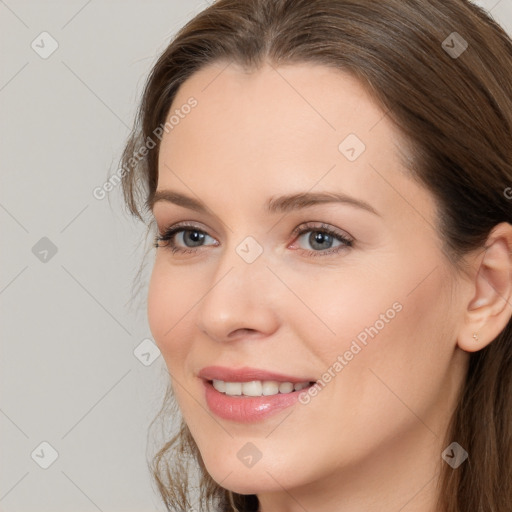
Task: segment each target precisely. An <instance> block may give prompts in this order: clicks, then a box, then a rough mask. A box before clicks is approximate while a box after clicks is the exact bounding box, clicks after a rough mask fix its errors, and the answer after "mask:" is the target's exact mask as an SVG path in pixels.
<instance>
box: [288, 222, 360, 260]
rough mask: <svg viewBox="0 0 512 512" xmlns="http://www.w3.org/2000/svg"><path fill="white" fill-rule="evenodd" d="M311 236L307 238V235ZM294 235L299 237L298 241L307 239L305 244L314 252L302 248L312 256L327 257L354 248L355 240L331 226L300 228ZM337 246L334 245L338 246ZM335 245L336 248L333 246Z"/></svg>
mask: <svg viewBox="0 0 512 512" xmlns="http://www.w3.org/2000/svg"><path fill="white" fill-rule="evenodd" d="M308 233H309V235H308V236H307V237H306V236H305V235H307V234H308ZM294 234H295V235H297V236H298V240H300V239H305V242H306V243H307V244H309V246H310V247H311V248H312V249H313V250H309V249H304V248H301V250H305V251H306V252H309V253H311V255H312V256H325V255H330V254H333V253H338V252H339V251H341V250H343V249H345V248H347V247H352V245H353V242H354V241H353V240H352V239H351V238H349V237H348V236H346V235H344V234H342V233H338V232H336V231H334V230H333V229H331V228H330V227H329V226H327V225H325V224H322V225H321V226H311V227H310V226H309V225H306V226H299V227H298V228H296V229H295V230H294ZM336 243H337V245H334V244H336ZM333 245H334V246H333Z"/></svg>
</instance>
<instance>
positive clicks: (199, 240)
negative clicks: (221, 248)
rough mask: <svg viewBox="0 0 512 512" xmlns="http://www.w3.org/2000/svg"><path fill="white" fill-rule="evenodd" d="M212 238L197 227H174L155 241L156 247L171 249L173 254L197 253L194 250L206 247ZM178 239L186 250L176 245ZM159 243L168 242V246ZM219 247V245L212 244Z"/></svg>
mask: <svg viewBox="0 0 512 512" xmlns="http://www.w3.org/2000/svg"><path fill="white" fill-rule="evenodd" d="M207 238H211V239H212V240H214V239H213V238H212V237H211V236H210V235H208V234H206V233H205V232H204V231H202V230H200V229H198V228H197V227H195V226H174V227H172V228H170V229H168V230H166V231H165V232H164V233H163V234H161V235H159V236H157V237H156V239H155V247H169V248H170V249H171V250H172V252H173V253H174V252H184V253H190V252H195V251H194V248H196V247H201V246H202V245H204V241H205V240H206V239H207ZM176 239H181V243H182V244H183V245H184V246H185V248H183V247H180V246H179V245H177V244H176ZM159 242H167V244H166V245H160V244H159ZM212 245H218V244H212Z"/></svg>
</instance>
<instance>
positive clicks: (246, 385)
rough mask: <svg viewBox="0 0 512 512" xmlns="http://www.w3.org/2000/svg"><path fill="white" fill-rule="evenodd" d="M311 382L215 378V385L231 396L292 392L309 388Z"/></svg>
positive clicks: (218, 389)
mask: <svg viewBox="0 0 512 512" xmlns="http://www.w3.org/2000/svg"><path fill="white" fill-rule="evenodd" d="M308 386H309V382H298V383H296V384H293V383H292V382H277V381H275V380H264V381H261V380H252V381H250V382H225V381H223V380H216V379H214V380H213V387H214V388H215V389H216V390H217V391H220V392H221V393H225V394H226V395H229V396H240V395H245V396H271V395H277V394H278V393H291V392H292V391H300V390H301V389H304V388H307V387H308Z"/></svg>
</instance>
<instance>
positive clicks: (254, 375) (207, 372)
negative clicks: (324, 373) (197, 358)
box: [198, 366, 315, 384]
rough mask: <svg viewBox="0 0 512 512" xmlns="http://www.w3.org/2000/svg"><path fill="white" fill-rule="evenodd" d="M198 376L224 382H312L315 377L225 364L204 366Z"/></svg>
mask: <svg viewBox="0 0 512 512" xmlns="http://www.w3.org/2000/svg"><path fill="white" fill-rule="evenodd" d="M198 375H199V377H200V378H202V379H205V380H214V379H215V380H222V381H224V382H250V381H252V380H276V381H278V382H291V383H293V384H296V383H298V382H314V381H315V379H310V378H307V377H306V378H301V377H293V376H291V375H283V374H282V373H276V372H271V371H267V370H262V369H259V368H250V367H248V366H244V367H243V368H228V367H226V366H206V367H205V368H203V369H202V370H201V371H200V372H199V374H198Z"/></svg>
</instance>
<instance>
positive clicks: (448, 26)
mask: <svg viewBox="0 0 512 512" xmlns="http://www.w3.org/2000/svg"><path fill="white" fill-rule="evenodd" d="M220 60H224V61H227V62H233V63H236V64H239V65H241V66H243V67H244V68H245V69H247V70H249V71H251V70H257V69H258V68H259V67H260V66H261V65H262V64H263V63H264V62H265V61H268V62H270V63H272V64H274V65H277V66H278V65H280V64H293V63H296V64H300V63H308V62H309V63H315V64H323V65H325V66H330V67H332V68H334V69H338V70H343V71H345V72H347V73H350V74H351V75H352V76H354V77H356V78H357V79H358V80H359V81H360V83H361V84H362V85H363V86H364V87H365V88H366V89H367V90H368V92H369V93H370V94H371V96H372V97H373V98H374V99H375V100H376V101H377V102H378V104H379V105H380V106H381V107H382V109H383V111H384V112H386V113H387V115H388V116H389V118H390V119H391V120H392V121H393V122H394V123H395V124H396V126H397V127H398V129H399V130H401V132H402V134H403V135H404V136H405V137H406V140H408V141H409V142H410V144H411V148H412V152H413V161H412V162H411V165H410V172H411V174H412V175H413V176H414V177H415V178H416V179H418V180H419V182H420V183H421V184H423V186H425V187H426V188H427V189H428V190H429V191H430V192H431V193H432V194H433V196H434V197H435V199H436V201H437V204H438V228H439V231H440V233H441V236H442V239H443V241H444V245H445V250H446V254H447V255H448V257H449V258H450V259H451V260H452V261H453V262H454V263H455V264H457V263H458V262H460V258H461V256H463V255H464V254H465V253H467V252H468V251H471V250H474V249H478V248H482V247H483V244H484V242H485V240H486V238H487V236H488V235H489V233H490V231H491V230H492V228H493V227H494V226H495V225H497V224H499V223H501V222H509V223H512V201H511V200H510V194H507V193H506V190H509V191H510V188H509V187H511V186H512V42H511V40H510V38H509V37H508V36H507V34H506V33H505V32H504V31H503V29H502V28H501V27H500V26H499V25H498V24H497V23H496V22H495V21H494V20H493V19H492V18H491V17H490V16H488V15H487V14H486V13H485V12H484V11H483V10H482V9H480V8H479V7H477V6H476V5H474V4H472V3H470V2H469V1H465V0H374V1H372V0H219V1H217V2H216V3H214V4H212V5H211V6H210V7H208V8H207V9H205V10H204V11H202V12H201V13H199V14H198V15H196V16H195V17H194V18H193V19H192V20H191V21H190V22H188V23H187V24H186V25H185V26H184V27H183V28H182V29H181V30H180V31H179V32H178V33H177V35H176V36H175V37H174V38H173V40H172V41H171V43H170V45H169V46H168V47H167V49H166V50H165V51H164V53H163V54H162V55H161V56H160V58H159V59H158V61H157V62H156V64H155V65H154V67H153V69H152V71H151V74H150V76H149V79H148V81H147V83H146V87H145V90H144V92H143V97H142V102H141V105H140V108H139V112H138V116H137V119H136V124H135V128H134V130H133V132H132V134H131V135H130V137H129V139H128V141H127V144H126V147H125V150H124V153H123V156H122V161H121V163H122V169H123V170H124V171H123V178H122V186H123V193H124V198H125V201H126V205H127V208H128V210H129V211H130V212H131V213H132V214H133V215H135V216H137V217H139V218H141V219H143V214H144V213H147V212H148V211H149V205H150V204H151V200H152V197H153V194H154V193H155V190H156V186H157V181H158V168H157V163H158V149H159V140H157V143H156V147H154V148H153V149H150V150H149V151H147V152H145V154H144V155H143V156H141V153H140V148H141V147H142V146H144V145H147V143H148V137H149V138H151V139H153V140H154V139H155V129H156V128H157V127H159V126H163V125H164V123H165V122H166V116H167V115H168V113H169V110H170V108H171V104H172V102H173V99H174V97H175V95H176V92H177V89H178V87H179V86H180V85H181V84H182V83H183V82H184V81H185V80H186V79H187V78H189V77H190V76H191V75H192V74H193V73H194V72H195V71H197V70H199V69H200V68H202V67H203V66H205V65H207V64H210V63H212V62H214V61H220ZM134 155H137V157H136V158H134ZM171 402H172V393H171V391H170V388H168V391H167V394H166V397H165V399H164V405H163V407H162V411H161V414H160V415H159V416H157V418H158V417H160V416H162V417H168V416H169V414H179V413H178V411H177V410H172V409H169V407H172V406H171V405H169V404H171ZM155 420H156V418H155ZM453 440H456V441H457V442H458V443H459V444H460V445H461V446H463V447H464V448H465V449H466V451H467V452H468V453H469V459H468V460H467V461H466V462H465V463H463V464H462V465H461V466H460V467H459V468H457V470H453V469H452V468H451V467H450V466H449V465H448V464H444V463H443V469H442V472H441V474H440V478H439V495H440V501H439V507H438V508H439V510H443V511H445V512H466V511H469V510H471V511H475V512H484V511H489V512H491V511H492V512H509V511H510V510H511V506H512V324H511V322H509V323H508V325H507V327H506V328H505V329H504V330H503V331H502V332H501V334H500V335H499V336H498V337H497V338H496V339H495V340H493V342H492V343H490V344H489V345H488V346H486V347H485V348H484V349H482V350H480V351H478V352H475V353H472V354H471V355H470V364H469V370H468V374H467V378H466V380H465V382H464V384H463V387H462V389H461V393H460V399H459V402H458V406H457V408H456V410H455V411H454V412H453V416H452V419H451V425H450V428H449V429H448V432H447V433H446V444H445V446H448V445H449V444H450V443H451V442H452V441H453ZM440 463H441V459H440ZM151 468H152V470H153V473H154V478H155V481H156V483H157V485H158V489H159V491H160V493H161V496H162V498H163V500H164V502H165V504H166V506H167V507H168V509H169V510H186V509H188V508H190V507H191V506H192V501H191V499H192V498H191V489H190V485H189V484H190V481H191V478H192V477H191V476H190V475H191V472H193V471H194V469H195V470H197V468H199V489H200V504H199V507H200V509H201V510H202V509H203V505H204V506H205V507H206V509H207V510H208V509H209V510H222V511H227V510H229V511H235V510H239V511H244V512H245V511H251V510H257V508H258V500H257V497H256V496H254V495H250V496H244V495H238V494H236V493H231V492H229V491H227V490H226V489H223V488H222V487H220V486H219V485H217V484H216V483H215V482H214V481H213V479H212V478H211V477H210V476H209V475H208V473H207V472H206V470H205V467H204V464H203V462H202V459H201V455H200V453H199V451H198V449H197V446H196V444H195V442H194V440H193V438H192V436H191V434H190V431H189V429H188V428H187V426H186V424H185V423H184V422H183V420H181V425H180V429H179V432H177V433H176V435H175V436H174V437H172V438H171V439H167V442H166V443H165V444H164V446H163V447H162V448H161V449H160V450H159V451H158V453H157V454H156V455H155V457H154V458H153V461H152V464H151Z"/></svg>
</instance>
